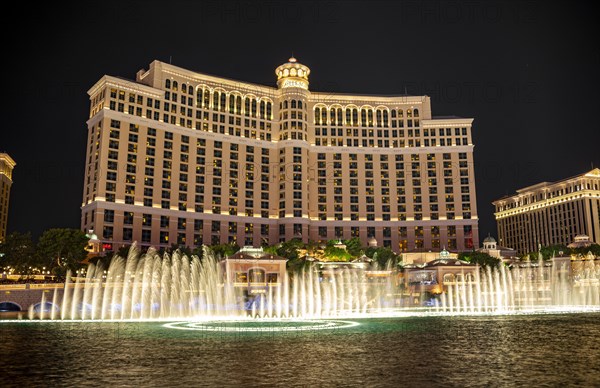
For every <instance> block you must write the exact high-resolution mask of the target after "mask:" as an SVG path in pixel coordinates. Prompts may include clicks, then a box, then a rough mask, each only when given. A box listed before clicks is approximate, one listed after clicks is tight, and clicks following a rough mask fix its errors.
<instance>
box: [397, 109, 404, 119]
mask: <svg viewBox="0 0 600 388" xmlns="http://www.w3.org/2000/svg"><path fill="white" fill-rule="evenodd" d="M398 117H400V118H402V117H404V111H403V110H402V109H398Z"/></svg>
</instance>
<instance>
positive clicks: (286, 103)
mask: <svg viewBox="0 0 600 388" xmlns="http://www.w3.org/2000/svg"><path fill="white" fill-rule="evenodd" d="M287 108H288V102H287V100H285V101H284V102H283V109H287Z"/></svg>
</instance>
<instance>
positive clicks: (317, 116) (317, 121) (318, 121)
mask: <svg viewBox="0 0 600 388" xmlns="http://www.w3.org/2000/svg"><path fill="white" fill-rule="evenodd" d="M315 124H321V108H315Z"/></svg>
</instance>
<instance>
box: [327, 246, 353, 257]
mask: <svg viewBox="0 0 600 388" xmlns="http://www.w3.org/2000/svg"><path fill="white" fill-rule="evenodd" d="M325 257H327V259H328V260H331V261H348V260H350V259H351V258H352V255H350V253H349V252H348V251H346V250H345V249H342V248H337V247H335V246H333V245H329V244H327V247H326V248H325Z"/></svg>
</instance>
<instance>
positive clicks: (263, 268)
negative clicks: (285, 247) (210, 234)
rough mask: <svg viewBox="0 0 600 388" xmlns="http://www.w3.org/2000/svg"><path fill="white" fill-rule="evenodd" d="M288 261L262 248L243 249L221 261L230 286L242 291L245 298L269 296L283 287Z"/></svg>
mask: <svg viewBox="0 0 600 388" xmlns="http://www.w3.org/2000/svg"><path fill="white" fill-rule="evenodd" d="M286 262H287V259H286V258H284V257H281V256H276V255H272V254H270V253H266V252H264V251H263V249H262V248H253V247H243V248H242V249H240V250H239V252H237V253H235V254H234V255H231V256H229V257H226V258H225V259H223V260H222V261H221V265H222V268H223V273H224V275H225V279H226V281H227V283H228V284H232V285H233V286H234V287H235V288H238V289H241V290H242V292H243V293H244V295H245V296H249V295H257V294H267V293H268V292H269V289H270V288H274V287H281V286H282V283H283V279H284V277H285V273H286V266H285V265H286Z"/></svg>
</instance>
